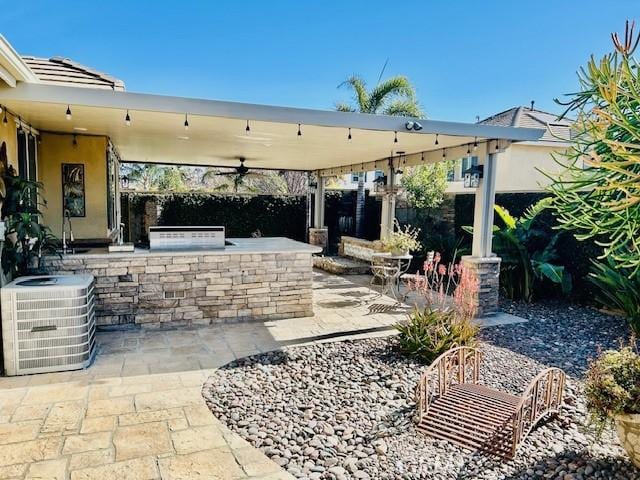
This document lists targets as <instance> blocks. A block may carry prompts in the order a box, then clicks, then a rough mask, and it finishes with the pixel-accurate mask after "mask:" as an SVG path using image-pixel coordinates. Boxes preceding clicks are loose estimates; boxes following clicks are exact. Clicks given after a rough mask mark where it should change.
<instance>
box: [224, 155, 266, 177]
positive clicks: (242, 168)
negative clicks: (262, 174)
mask: <svg viewBox="0 0 640 480" xmlns="http://www.w3.org/2000/svg"><path fill="white" fill-rule="evenodd" d="M233 158H237V159H238V160H240V165H238V166H237V167H228V168H233V169H234V170H235V171H233V172H218V173H216V175H240V176H241V177H244V176H245V175H259V174H257V173H254V172H249V167H247V166H246V165H245V164H244V162H245V161H246V160H247V159H246V157H233Z"/></svg>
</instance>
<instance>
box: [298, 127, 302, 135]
mask: <svg viewBox="0 0 640 480" xmlns="http://www.w3.org/2000/svg"><path fill="white" fill-rule="evenodd" d="M301 136H302V130H301V129H300V124H298V138H300V137H301Z"/></svg>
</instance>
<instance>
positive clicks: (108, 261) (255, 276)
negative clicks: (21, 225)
mask: <svg viewBox="0 0 640 480" xmlns="http://www.w3.org/2000/svg"><path fill="white" fill-rule="evenodd" d="M228 241H229V242H231V243H232V244H233V245H229V246H227V247H226V248H224V249H217V250H201V249H188V250H144V249H136V250H135V252H114V253H108V252H107V251H106V249H93V250H90V251H89V252H87V253H83V254H73V255H65V256H63V257H62V258H58V257H50V258H49V259H48V262H47V266H48V270H49V271H50V272H51V273H62V274H77V273H78V274H79V273H90V274H92V275H93V276H94V277H95V278H96V312H97V322H98V325H114V324H124V323H145V324H146V323H152V324H160V323H167V322H171V323H172V324H213V323H218V322H237V321H250V320H260V321H265V320H274V319H279V318H291V317H304V316H310V315H313V300H312V260H311V256H312V254H314V253H319V252H320V251H321V249H320V248H319V247H315V246H313V245H308V244H306V243H302V242H296V241H294V240H290V239H287V238H282V237H274V238H230V239H228Z"/></svg>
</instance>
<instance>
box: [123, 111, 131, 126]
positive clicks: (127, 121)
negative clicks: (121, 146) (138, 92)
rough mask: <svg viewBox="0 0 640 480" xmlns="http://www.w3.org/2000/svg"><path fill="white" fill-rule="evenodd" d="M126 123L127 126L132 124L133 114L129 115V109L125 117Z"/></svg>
mask: <svg viewBox="0 0 640 480" xmlns="http://www.w3.org/2000/svg"><path fill="white" fill-rule="evenodd" d="M124 123H125V124H126V125H127V127H130V126H131V116H130V115H129V110H128V109H127V116H126V117H124Z"/></svg>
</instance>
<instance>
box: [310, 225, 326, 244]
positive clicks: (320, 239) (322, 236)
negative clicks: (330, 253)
mask: <svg viewBox="0 0 640 480" xmlns="http://www.w3.org/2000/svg"><path fill="white" fill-rule="evenodd" d="M309 243H310V244H311V245H317V246H318V247H322V248H323V249H324V250H326V249H327V244H328V243H329V229H328V228H326V227H325V228H310V229H309Z"/></svg>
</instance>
